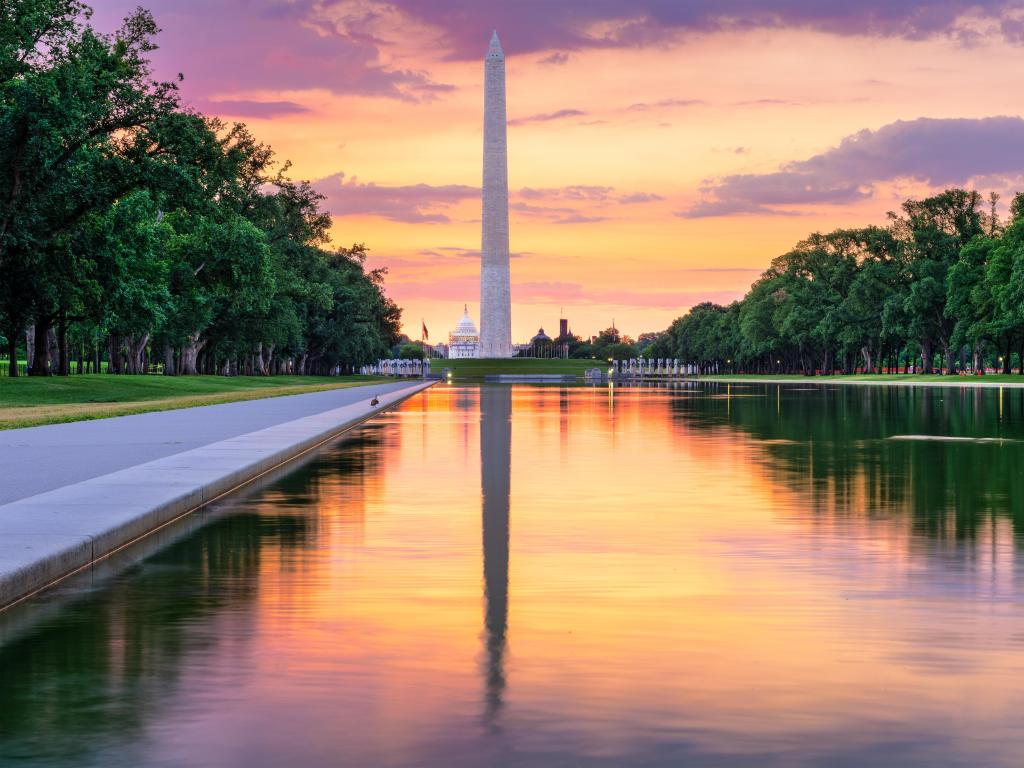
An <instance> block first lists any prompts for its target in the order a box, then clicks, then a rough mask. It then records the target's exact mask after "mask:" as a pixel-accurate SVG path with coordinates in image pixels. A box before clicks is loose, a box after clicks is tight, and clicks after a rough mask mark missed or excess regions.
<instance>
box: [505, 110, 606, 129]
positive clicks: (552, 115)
mask: <svg viewBox="0 0 1024 768" xmlns="http://www.w3.org/2000/svg"><path fill="white" fill-rule="evenodd" d="M586 114H587V113H586V112H583V111H581V110H579V109H560V110H558V111H557V112H546V113H544V114H540V115H530V116H529V117H520V118H518V119H516V120H509V121H508V124H509V126H519V125H527V124H529V123H550V122H551V121H552V120H566V119H568V118H570V117H585V116H586Z"/></svg>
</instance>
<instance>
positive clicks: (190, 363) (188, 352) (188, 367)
mask: <svg viewBox="0 0 1024 768" xmlns="http://www.w3.org/2000/svg"><path fill="white" fill-rule="evenodd" d="M205 346H206V342H205V341H200V340H199V333H193V334H192V335H191V336H189V337H188V344H186V345H185V346H184V347H182V348H181V361H180V365H179V368H180V371H181V375H182V376H196V375H198V374H199V370H198V369H197V368H196V362H197V360H198V358H199V353H200V352H201V351H202V350H203V347H205Z"/></svg>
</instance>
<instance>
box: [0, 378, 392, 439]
mask: <svg viewBox="0 0 1024 768" xmlns="http://www.w3.org/2000/svg"><path fill="white" fill-rule="evenodd" d="M377 381H383V379H381V378H376V377H372V376H337V377H323V376H270V377H263V376H233V377H226V376H109V375H105V374H95V375H88V376H51V377H47V378H15V379H11V378H8V377H6V376H4V377H0V429H14V428H17V427H31V426H37V425H40V424H57V423H60V422H66V421H82V420H85V419H102V418H106V417H108V416H125V415H127V414H131V413H145V412H147V411H169V410H173V409H175V408H191V407H193V406H196V405H213V404H215V403H230V402H234V401H236V400H257V399H259V398H263V397H280V396H281V395H297V394H301V393H303V392H318V391H320V390H324V389H337V388H339V387H353V386H359V385H362V384H372V383H374V382H377Z"/></svg>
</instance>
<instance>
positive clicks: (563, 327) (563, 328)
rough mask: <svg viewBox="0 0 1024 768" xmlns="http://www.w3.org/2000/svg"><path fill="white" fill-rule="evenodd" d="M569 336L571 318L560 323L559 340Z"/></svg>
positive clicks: (565, 318) (564, 318)
mask: <svg viewBox="0 0 1024 768" xmlns="http://www.w3.org/2000/svg"><path fill="white" fill-rule="evenodd" d="M568 336H569V318H567V317H563V318H562V319H561V320H559V321H558V338H560V339H564V338H567V337H568Z"/></svg>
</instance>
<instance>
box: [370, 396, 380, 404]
mask: <svg viewBox="0 0 1024 768" xmlns="http://www.w3.org/2000/svg"><path fill="white" fill-rule="evenodd" d="M379 404H380V400H378V399H377V398H376V397H375V398H373V400H371V401H370V405H379Z"/></svg>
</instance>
